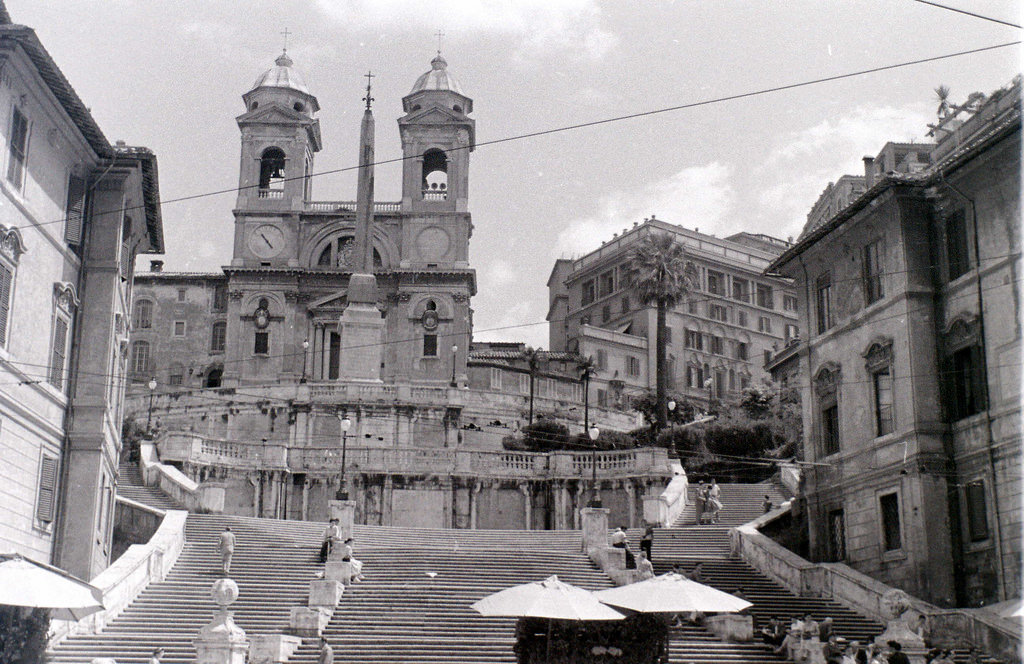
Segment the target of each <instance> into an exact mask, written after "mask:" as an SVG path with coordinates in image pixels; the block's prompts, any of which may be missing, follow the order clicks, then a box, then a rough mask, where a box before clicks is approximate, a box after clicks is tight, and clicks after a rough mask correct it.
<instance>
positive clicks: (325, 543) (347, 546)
mask: <svg viewBox="0 0 1024 664" xmlns="http://www.w3.org/2000/svg"><path fill="white" fill-rule="evenodd" d="M339 543H340V544H341V545H342V546H343V547H344V548H343V549H342V552H341V560H342V562H346V563H351V564H352V580H353V581H362V580H363V563H362V561H361V560H356V559H355V558H354V557H353V556H352V545H353V544H354V540H353V539H352V538H351V537H346V538H344V540H342V533H341V526H340V521H339V520H338V519H331V520H329V521H328V522H327V528H325V529H324V534H323V538H322V542H321V544H320V562H321V563H326V562H327V559H328V558H329V557H330V555H331V552H332V551H334V550H335V548H336V547H337V546H338V544H339Z"/></svg>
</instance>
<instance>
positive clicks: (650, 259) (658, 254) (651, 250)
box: [631, 233, 695, 430]
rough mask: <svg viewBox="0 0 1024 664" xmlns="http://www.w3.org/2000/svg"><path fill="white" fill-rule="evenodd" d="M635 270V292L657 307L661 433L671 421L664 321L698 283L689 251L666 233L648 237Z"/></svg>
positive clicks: (657, 396)
mask: <svg viewBox="0 0 1024 664" xmlns="http://www.w3.org/2000/svg"><path fill="white" fill-rule="evenodd" d="M631 263H632V267H633V268H634V269H635V270H636V271H637V276H636V289H637V294H638V296H639V297H640V301H641V302H643V303H644V304H654V305H655V306H657V308H658V315H657V331H656V335H655V346H656V349H655V376H656V377H655V399H656V404H657V405H656V408H655V424H656V428H657V429H658V430H661V429H662V428H663V427H664V426H665V422H666V420H667V419H668V413H667V407H666V404H667V400H666V398H665V394H666V392H667V391H668V361H667V358H666V357H665V347H666V345H667V342H668V340H667V339H666V337H667V335H666V334H665V318H666V314H667V312H668V310H669V309H670V308H674V307H675V306H676V305H677V304H679V302H681V301H682V300H683V299H685V298H686V297H687V296H688V294H689V292H690V289H691V288H692V287H693V284H694V282H695V278H694V277H695V275H694V269H693V268H692V266H688V265H687V261H686V248H685V247H683V245H682V244H681V243H677V242H676V241H675V238H674V237H672V236H671V235H669V234H667V233H658V234H655V233H651V234H649V235H647V236H645V237H644V238H643V239H642V240H640V242H639V243H638V244H637V246H636V249H634V250H633V256H632V260H631Z"/></svg>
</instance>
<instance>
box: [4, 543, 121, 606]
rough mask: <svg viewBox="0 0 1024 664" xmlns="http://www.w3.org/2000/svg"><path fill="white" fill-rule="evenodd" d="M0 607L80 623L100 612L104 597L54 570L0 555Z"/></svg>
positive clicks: (11, 556)
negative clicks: (39, 612)
mask: <svg viewBox="0 0 1024 664" xmlns="http://www.w3.org/2000/svg"><path fill="white" fill-rule="evenodd" d="M0 604H6V605H8V606H25V607H32V608H37V609H51V612H50V617H51V618H53V619H55V620H81V619H82V618H84V617H85V616H88V615H91V614H93V613H96V612H97V611H101V610H102V609H103V593H102V592H101V591H100V590H99V589H98V588H95V587H93V586H91V585H89V584H88V583H86V582H85V581H82V580H81V579H78V578H76V577H74V576H72V575H70V574H68V573H67V572H65V571H63V570H60V569H57V568H56V567H51V566H50V565H45V564H43V563H37V562H35V561H34V560H30V559H28V558H25V557H23V556H21V555H20V554H17V553H0Z"/></svg>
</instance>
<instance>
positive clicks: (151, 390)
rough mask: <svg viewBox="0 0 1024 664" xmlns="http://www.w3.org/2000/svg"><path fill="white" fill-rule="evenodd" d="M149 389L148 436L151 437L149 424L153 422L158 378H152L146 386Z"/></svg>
mask: <svg viewBox="0 0 1024 664" xmlns="http://www.w3.org/2000/svg"><path fill="white" fill-rule="evenodd" d="M146 387H148V388H149V409H148V410H147V411H146V435H147V436H148V435H149V423H150V422H152V421H153V393H154V392H155V391H156V377H153V378H150V379H149V383H148V384H147V385H146Z"/></svg>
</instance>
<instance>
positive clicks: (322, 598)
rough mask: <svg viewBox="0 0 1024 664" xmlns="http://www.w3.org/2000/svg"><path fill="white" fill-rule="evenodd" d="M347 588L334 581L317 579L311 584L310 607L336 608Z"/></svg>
mask: <svg viewBox="0 0 1024 664" xmlns="http://www.w3.org/2000/svg"><path fill="white" fill-rule="evenodd" d="M344 592H345V586H344V584H343V583H342V582H341V581H335V580H334V579H317V580H315V581H310V582H309V607H310V608H315V607H325V608H334V607H336V606H338V602H340V601H341V595H342V593H344Z"/></svg>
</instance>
